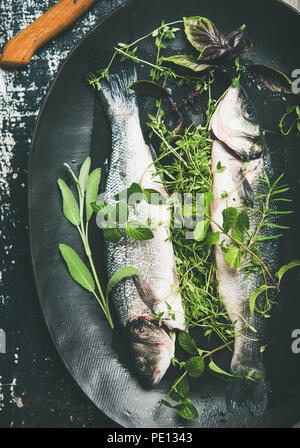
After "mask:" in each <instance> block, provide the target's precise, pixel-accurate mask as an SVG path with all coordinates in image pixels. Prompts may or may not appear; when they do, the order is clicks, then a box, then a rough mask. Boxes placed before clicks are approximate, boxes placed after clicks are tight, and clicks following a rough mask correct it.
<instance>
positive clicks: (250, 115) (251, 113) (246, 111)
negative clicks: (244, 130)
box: [243, 104, 256, 121]
mask: <svg viewBox="0 0 300 448" xmlns="http://www.w3.org/2000/svg"><path fill="white" fill-rule="evenodd" d="M243 115H244V117H245V118H246V119H247V120H250V121H254V120H256V113H255V110H254V109H253V107H252V106H251V105H250V104H246V105H245V106H244V108H243Z"/></svg>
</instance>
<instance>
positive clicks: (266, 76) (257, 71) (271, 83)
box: [248, 65, 293, 93]
mask: <svg viewBox="0 0 300 448" xmlns="http://www.w3.org/2000/svg"><path fill="white" fill-rule="evenodd" d="M248 70H249V71H250V72H251V73H252V74H253V75H254V76H255V78H256V80H257V81H258V82H259V83H261V84H263V85H264V86H265V87H267V88H268V89H269V90H271V91H272V92H282V93H293V91H292V81H291V80H290V79H289V78H288V77H287V76H286V75H285V74H284V73H281V72H280V71H278V70H275V69H274V68H272V67H268V66H266V65H250V66H249V67H248Z"/></svg>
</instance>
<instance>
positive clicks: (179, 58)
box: [161, 54, 212, 72]
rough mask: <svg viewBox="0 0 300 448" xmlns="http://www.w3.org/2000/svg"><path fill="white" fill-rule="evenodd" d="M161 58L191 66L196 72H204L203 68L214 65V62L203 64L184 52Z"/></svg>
mask: <svg viewBox="0 0 300 448" xmlns="http://www.w3.org/2000/svg"><path fill="white" fill-rule="evenodd" d="M161 59H162V61H166V62H173V63H174V64H176V65H180V66H182V67H185V68H189V69H190V70H193V71H194V72H202V71H203V70H206V69H208V68H209V67H212V64H201V63H199V62H198V61H197V59H195V58H194V57H193V56H185V55H183V54H178V55H174V56H169V57H168V58H161Z"/></svg>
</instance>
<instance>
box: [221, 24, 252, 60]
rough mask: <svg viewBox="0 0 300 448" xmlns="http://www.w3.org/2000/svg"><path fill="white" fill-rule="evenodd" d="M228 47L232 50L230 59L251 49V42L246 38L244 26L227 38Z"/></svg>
mask: <svg viewBox="0 0 300 448" xmlns="http://www.w3.org/2000/svg"><path fill="white" fill-rule="evenodd" d="M227 42H228V45H229V46H230V47H231V48H232V50H231V55H230V58H231V59H233V58H236V57H237V56H238V55H240V54H241V53H244V52H245V51H248V50H250V49H251V48H252V47H253V44H252V42H251V40H250V39H249V38H248V33H247V30H246V25H242V26H241V27H240V28H238V29H237V30H236V31H233V32H232V33H231V34H229V36H228V37H227Z"/></svg>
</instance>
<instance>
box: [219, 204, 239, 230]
mask: <svg viewBox="0 0 300 448" xmlns="http://www.w3.org/2000/svg"><path fill="white" fill-rule="evenodd" d="M222 215H223V229H224V232H225V233H228V232H229V230H230V229H232V228H233V227H234V226H235V223H236V221H237V218H238V212H237V209H236V207H227V208H225V210H223V212H222Z"/></svg>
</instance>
